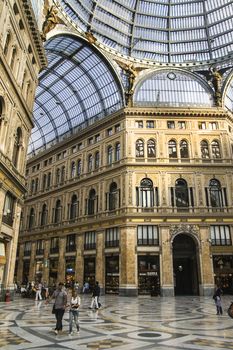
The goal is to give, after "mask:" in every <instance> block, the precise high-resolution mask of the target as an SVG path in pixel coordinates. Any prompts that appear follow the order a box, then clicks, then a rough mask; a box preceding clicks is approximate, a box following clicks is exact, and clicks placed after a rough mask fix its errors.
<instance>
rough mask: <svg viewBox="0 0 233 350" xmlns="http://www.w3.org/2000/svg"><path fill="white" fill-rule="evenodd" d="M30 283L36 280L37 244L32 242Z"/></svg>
mask: <svg viewBox="0 0 233 350" xmlns="http://www.w3.org/2000/svg"><path fill="white" fill-rule="evenodd" d="M28 279H29V281H35V279H36V242H32V245H31V256H30V268H29V277H28Z"/></svg>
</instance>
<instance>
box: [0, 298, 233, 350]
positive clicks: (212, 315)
mask: <svg viewBox="0 0 233 350" xmlns="http://www.w3.org/2000/svg"><path fill="white" fill-rule="evenodd" d="M81 298H82V306H81V309H80V317H79V320H80V333H79V334H74V335H73V336H69V335H68V312H67V313H65V316H64V322H63V325H64V328H63V332H62V334H60V335H58V336H56V335H55V334H54V333H53V332H52V327H54V324H55V322H54V315H52V314H51V308H52V305H51V304H50V305H45V302H44V301H42V302H35V301H33V300H30V299H29V300H28V299H21V298H20V297H18V298H16V300H15V301H13V302H10V303H0V325H1V327H0V350H19V349H23V350H27V349H33V350H38V349H40V350H42V349H43V350H48V349H50V350H51V349H67V350H68V349H79V350H84V349H93V350H99V349H114V350H130V349H140V350H144V349H156V350H162V349H163V350H174V349H190V350H191V349H194V350H200V349H202V350H223V349H231V350H233V319H231V318H229V316H228V315H227V312H226V310H227V307H228V305H229V304H230V301H231V300H232V299H233V296H232V297H231V296H224V297H223V309H224V314H223V316H217V315H216V310H215V305H214V302H213V300H212V299H211V298H203V297H176V298H160V297H149V296H148V297H138V298H127V297H125V298H124V297H118V296H108V295H107V296H102V297H101V303H102V307H101V309H100V310H98V311H92V310H89V309H88V306H89V304H90V296H88V295H85V296H81Z"/></svg>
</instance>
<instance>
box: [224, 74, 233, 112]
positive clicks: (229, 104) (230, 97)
mask: <svg viewBox="0 0 233 350" xmlns="http://www.w3.org/2000/svg"><path fill="white" fill-rule="evenodd" d="M224 104H225V107H226V108H227V109H228V110H229V111H231V112H233V78H231V81H230V83H229V85H228V87H227V90H226V95H225V101H224Z"/></svg>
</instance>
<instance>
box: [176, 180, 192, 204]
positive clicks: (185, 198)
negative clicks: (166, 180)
mask: <svg viewBox="0 0 233 350" xmlns="http://www.w3.org/2000/svg"><path fill="white" fill-rule="evenodd" d="M175 198H176V206H177V208H185V207H188V206H189V194H188V185H187V182H186V181H185V180H183V179H177V180H176V183H175Z"/></svg>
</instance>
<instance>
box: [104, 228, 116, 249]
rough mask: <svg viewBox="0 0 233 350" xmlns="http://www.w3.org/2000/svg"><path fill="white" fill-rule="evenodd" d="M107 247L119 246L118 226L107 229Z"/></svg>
mask: <svg viewBox="0 0 233 350" xmlns="http://www.w3.org/2000/svg"><path fill="white" fill-rule="evenodd" d="M105 247H106V248H108V247H119V229H118V227H113V228H108V229H107V230H106V231H105Z"/></svg>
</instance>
